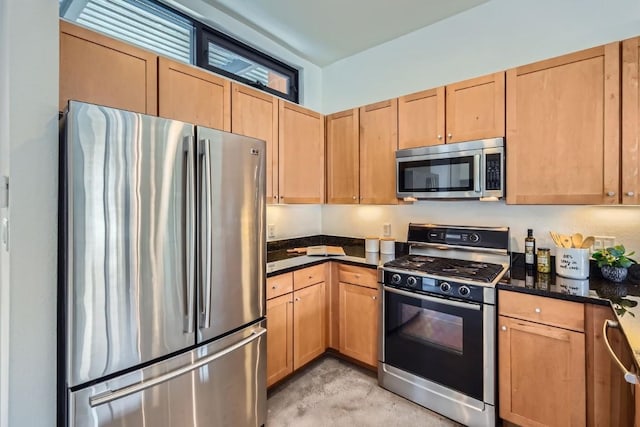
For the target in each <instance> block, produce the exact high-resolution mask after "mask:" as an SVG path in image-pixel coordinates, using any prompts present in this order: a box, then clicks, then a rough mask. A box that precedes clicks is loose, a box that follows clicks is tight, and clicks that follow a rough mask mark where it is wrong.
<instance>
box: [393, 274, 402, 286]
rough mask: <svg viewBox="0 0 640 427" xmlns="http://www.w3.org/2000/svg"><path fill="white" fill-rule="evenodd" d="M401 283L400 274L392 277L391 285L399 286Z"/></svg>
mask: <svg viewBox="0 0 640 427" xmlns="http://www.w3.org/2000/svg"><path fill="white" fill-rule="evenodd" d="M401 281H402V277H400V275H399V274H398V273H395V274H394V275H393V276H391V283H393V284H394V285H397V284H399V283H400V282H401Z"/></svg>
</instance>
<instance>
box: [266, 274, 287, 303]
mask: <svg viewBox="0 0 640 427" xmlns="http://www.w3.org/2000/svg"><path fill="white" fill-rule="evenodd" d="M289 292H293V273H285V274H278V275H277V276H273V277H267V299H271V298H275V297H279V296H280V295H284V294H287V293H289Z"/></svg>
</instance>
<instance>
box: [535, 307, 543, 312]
mask: <svg viewBox="0 0 640 427" xmlns="http://www.w3.org/2000/svg"><path fill="white" fill-rule="evenodd" d="M533 311H535V312H536V313H540V312H541V311H542V310H540V307H536V308H535V310H533Z"/></svg>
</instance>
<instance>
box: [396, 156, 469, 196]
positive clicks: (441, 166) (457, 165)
mask: <svg viewBox="0 0 640 427" xmlns="http://www.w3.org/2000/svg"><path fill="white" fill-rule="evenodd" d="M473 165H474V163H473V156H463V157H453V158H444V159H428V160H417V161H408V162H401V163H399V164H398V167H399V169H400V170H399V173H398V179H399V186H398V188H399V189H400V192H409V193H411V192H413V193H429V192H445V191H446V192H452V191H473V190H474V182H473V177H474V166H473Z"/></svg>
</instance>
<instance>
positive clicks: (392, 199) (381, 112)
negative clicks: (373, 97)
mask: <svg viewBox="0 0 640 427" xmlns="http://www.w3.org/2000/svg"><path fill="white" fill-rule="evenodd" d="M397 148H398V99H391V100H388V101H382V102H378V103H375V104H370V105H367V106H364V107H360V203H369V204H379V205H383V204H397V203H398V199H397V197H396V158H395V151H396V150H397Z"/></svg>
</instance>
